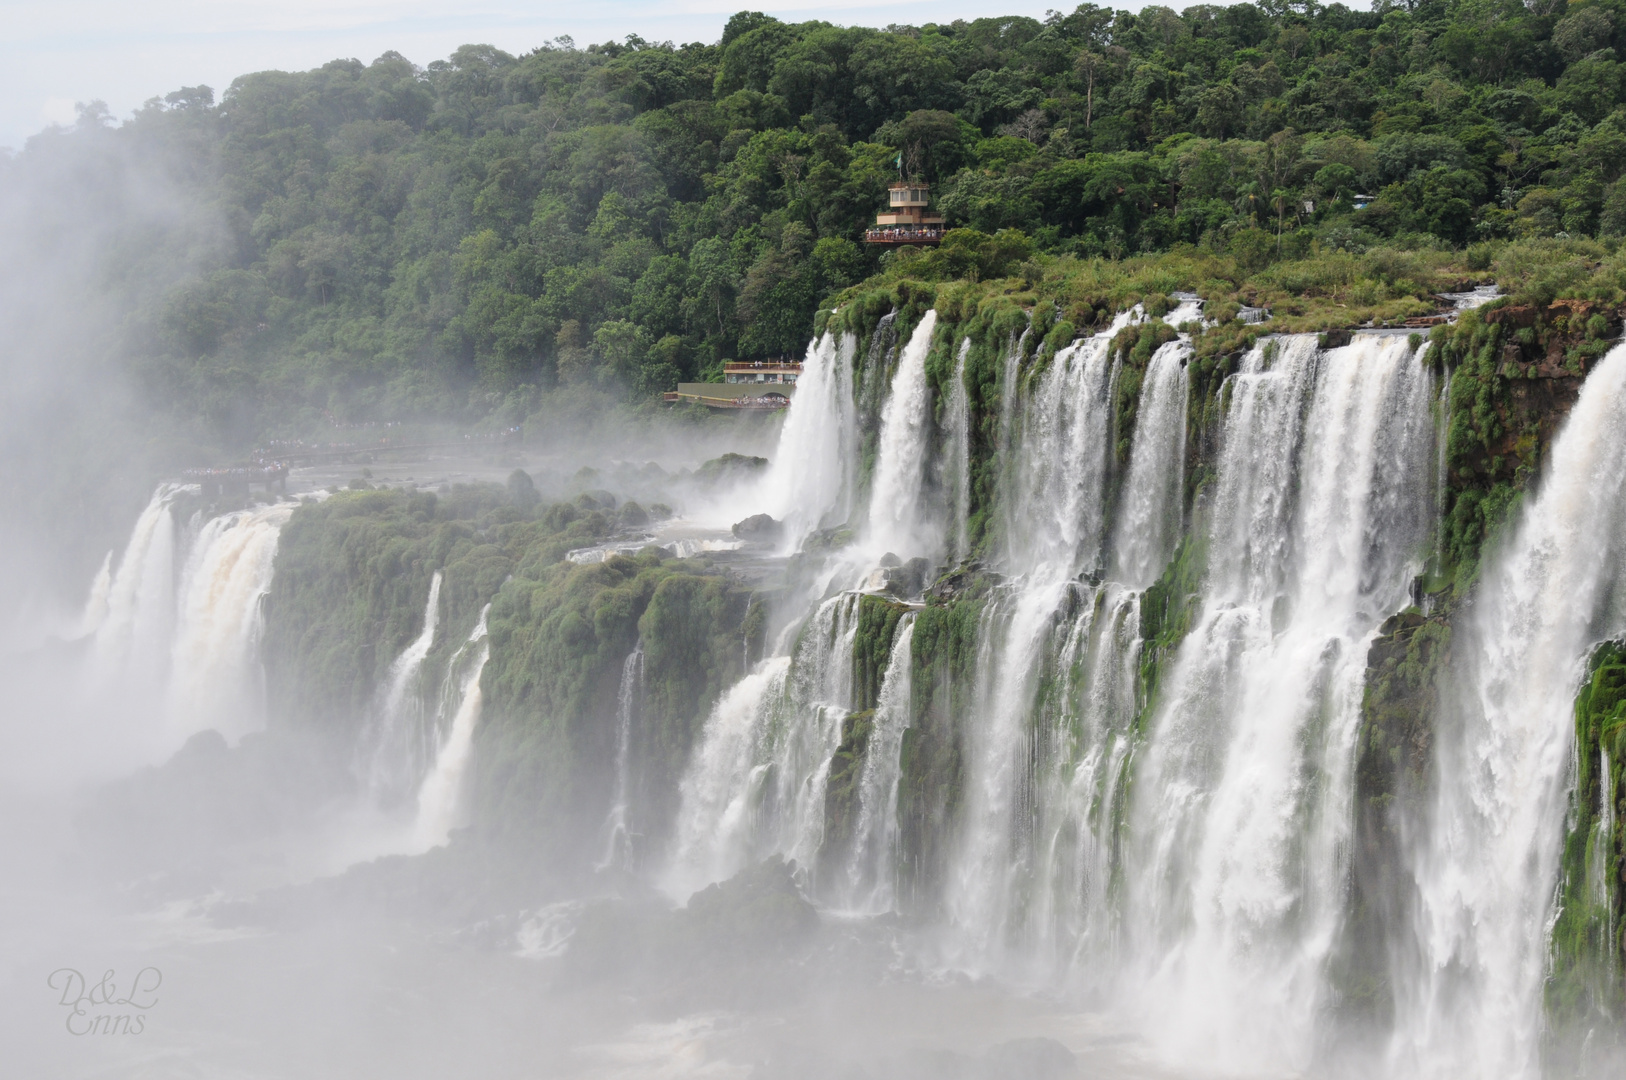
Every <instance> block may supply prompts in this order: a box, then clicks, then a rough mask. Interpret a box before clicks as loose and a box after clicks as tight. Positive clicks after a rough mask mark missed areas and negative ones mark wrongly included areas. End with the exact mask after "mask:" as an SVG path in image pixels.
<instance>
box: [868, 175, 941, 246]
mask: <svg viewBox="0 0 1626 1080" xmlns="http://www.w3.org/2000/svg"><path fill="white" fill-rule="evenodd" d="M887 194H888V199H889V201H890V203H891V205H890V207H889V208H888V209H889V212H887V213H881V214H877V215H876V216H875V227H874V228H872V229H869V230H868V231H866V232H865V233H864V242H865V243H866V244H940V243H942V241H943V218H942V215H940V214H932V213H928V212H927V207H928V206H929V205H930V202H931V194H930V188H929V187H928V185H926V184H921V183H908V184H904V183H898V184H893V185H892V187H891V190H890V191H889V192H888V193H887Z"/></svg>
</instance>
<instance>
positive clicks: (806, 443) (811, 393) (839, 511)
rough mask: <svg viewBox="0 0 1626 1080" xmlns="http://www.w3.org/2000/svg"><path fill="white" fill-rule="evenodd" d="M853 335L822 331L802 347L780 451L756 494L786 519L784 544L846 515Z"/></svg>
mask: <svg viewBox="0 0 1626 1080" xmlns="http://www.w3.org/2000/svg"><path fill="white" fill-rule="evenodd" d="M857 347H858V342H857V339H856V338H855V337H853V335H851V334H843V335H841V336H840V337H839V338H838V337H837V336H836V335H834V334H825V335H823V336H822V337H820V338H819V339H818V340H817V341H815V342H813V343H812V344H811V345H810V346H809V347H808V350H807V359H806V361H805V362H804V364H803V368H802V374H801V376H800V378H799V379H798V380H797V383H796V407H795V408H793V409H791V410H790V414H789V415H788V416H787V417H786V418H785V426H784V429H783V430H782V431H781V432H780V438H779V449H778V451H777V452H776V453H775V454H774V457H773V462H772V464H771V465H770V466H769V468H768V471H767V473H766V474H765V475H764V477H763V480H762V485H761V488H760V492H759V498H760V500H761V502H762V503H763V504H765V505H766V507H767V512H768V513H770V514H771V515H772V516H773V517H775V518H777V519H779V520H780V521H782V522H784V524H785V529H784V542H785V543H786V545H787V549H788V550H791V551H794V550H796V549H797V548H798V547H799V546H800V545H801V543H802V541H803V540H805V539H806V538H807V536H808V534H810V533H812V532H813V531H814V530H815V529H819V528H822V527H824V526H826V525H829V524H832V523H835V522H840V521H845V520H846V519H847V517H848V515H849V514H850V513H851V510H852V505H851V500H852V496H853V490H854V487H855V484H854V462H856V461H857V458H858V440H857V425H856V422H855V412H856V406H855V405H854V402H853V389H852V387H853V354H854V352H855V351H856V350H857Z"/></svg>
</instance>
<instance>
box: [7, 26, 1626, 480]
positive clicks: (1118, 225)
mask: <svg viewBox="0 0 1626 1080" xmlns="http://www.w3.org/2000/svg"><path fill="white" fill-rule="evenodd" d="M1620 11H1621V9H1619V8H1618V7H1617V6H1616V5H1613V4H1612V3H1609V2H1599V3H1588V4H1572V5H1568V6H1566V5H1564V4H1563V3H1559V2H1555V3H1551V4H1535V5H1531V6H1529V7H1527V6H1525V5H1523V4H1520V3H1515V2H1505V3H1498V2H1483V0H1480V2H1471V3H1455V2H1453V3H1421V4H1416V5H1379V8H1378V10H1375V11H1370V12H1368V11H1355V10H1351V9H1349V8H1346V7H1344V6H1343V5H1341V4H1334V5H1331V6H1325V7H1324V6H1322V5H1319V4H1314V3H1312V4H1306V5H1297V4H1285V5H1280V6H1272V5H1261V6H1253V5H1238V6H1234V7H1217V6H1212V5H1197V6H1193V7H1190V8H1187V9H1186V10H1185V11H1183V12H1178V13H1177V12H1175V11H1173V10H1171V9H1168V8H1161V7H1148V8H1145V9H1143V10H1141V11H1139V12H1137V13H1129V12H1113V11H1111V10H1110V9H1105V8H1097V7H1094V6H1092V5H1085V6H1083V7H1080V8H1078V9H1077V10H1075V11H1073V12H1071V13H1067V14H1057V15H1054V16H1052V17H1051V18H1050V19H1048V20H1046V21H1044V22H1040V21H1036V20H1032V19H1025V18H998V17H994V18H985V19H979V20H975V21H972V22H964V21H956V22H954V23H951V24H948V25H926V26H923V27H891V28H888V29H887V30H884V31H881V30H869V29H864V28H843V27H840V26H836V25H832V24H829V23H823V22H809V23H802V24H786V23H781V22H779V21H778V20H776V19H773V18H771V17H768V16H764V15H760V14H753V13H741V14H739V15H736V16H735V17H733V18H732V19H731V20H730V21H729V23H728V26H727V28H726V30H725V31H724V33H723V35H722V38H721V39H720V40H719V41H718V42H716V43H715V44H699V43H694V44H682V45H674V44H672V43H658V42H647V41H644V40H643V39H641V38H639V37H638V36H637V35H636V34H630V35H629V36H627V37H626V39H625V40H624V41H621V42H608V43H604V44H589V45H584V46H576V45H572V44H570V43H569V42H568V41H563V40H561V41H556V42H552V43H547V44H544V45H543V46H542V47H541V48H539V49H537V50H536V51H534V52H531V53H528V54H525V55H522V56H517V57H516V56H510V55H508V54H506V53H503V52H500V51H498V50H495V49H492V48H489V47H484V46H480V45H472V44H471V45H469V46H466V47H464V48H461V49H459V50H457V51H456V52H455V53H454V54H453V55H452V56H451V57H449V58H447V59H444V60H435V61H433V62H431V63H429V64H427V66H418V65H415V64H413V63H411V62H409V61H408V60H407V59H405V58H403V57H401V56H399V55H396V54H393V53H386V54H384V55H383V56H381V57H378V58H376V59H374V60H372V61H371V62H369V63H362V62H359V61H356V60H345V59H339V60H335V61H333V62H332V63H330V64H327V65H324V66H323V67H322V68H319V69H317V70H314V71H308V72H298V73H282V72H260V73H255V74H245V75H244V76H242V77H241V78H239V79H237V80H235V81H234V82H233V83H232V85H231V86H229V87H225V88H216V89H215V90H211V89H210V88H207V87H190V88H181V89H177V90H176V91H175V92H173V93H171V94H168V95H166V96H165V97H164V98H163V99H161V100H158V99H155V100H154V101H152V102H150V103H149V104H148V105H147V106H145V107H143V108H142V109H141V110H140V111H139V112H138V113H137V114H136V115H135V116H134V117H133V118H131V119H128V120H124V121H122V122H119V121H115V120H114V119H113V118H111V117H109V116H107V115H106V113H105V110H104V109H102V108H100V107H98V106H97V105H95V104H94V103H92V104H91V105H88V106H86V107H85V108H84V109H83V110H82V112H81V118H80V121H79V123H78V124H77V125H75V126H73V127H71V128H66V129H57V130H52V131H48V132H47V133H45V134H42V135H40V136H37V137H35V138H34V139H32V140H30V142H29V144H28V146H27V148H26V149H25V150H24V151H23V152H22V153H21V154H18V155H16V156H14V157H13V158H12V159H11V160H10V161H8V162H7V163H6V165H5V172H4V180H3V183H4V184H5V185H6V187H7V188H8V189H9V190H10V191H11V192H12V195H11V196H9V197H8V201H9V202H11V203H12V204H13V205H17V200H18V197H19V196H18V194H17V193H19V192H21V191H28V190H41V189H43V190H46V191H48V192H49V193H50V195H49V201H50V202H53V203H55V204H56V205H55V206H54V207H53V209H54V210H55V212H56V213H57V214H61V215H70V214H72V213H74V212H75V211H76V210H77V211H80V212H84V213H86V214H89V215H91V216H96V215H97V214H98V213H111V216H112V218H113V220H112V222H111V223H110V225H109V228H110V234H109V235H108V236H107V238H106V239H107V241H108V242H109V243H110V244H111V245H112V251H111V252H109V253H107V257H108V262H107V263H106V265H105V266H102V267H100V270H101V272H102V273H103V274H104V275H105V278H106V279H107V283H108V284H111V285H112V286H113V288H114V289H115V290H116V291H117V293H118V294H119V295H121V298H122V299H123V300H124V307H123V308H122V309H121V312H120V314H121V316H122V317H123V318H124V319H125V320H126V321H125V323H124V325H123V326H122V327H121V332H120V333H119V334H117V335H116V345H117V348H118V350H119V352H120V353H121V354H122V355H121V357H120V366H121V367H122V368H123V370H125V371H127V372H129V374H130V377H131V379H132V381H133V382H134V383H135V385H136V387H137V389H139V391H140V392H141V393H142V394H143V395H144V396H145V397H146V398H147V400H148V401H149V402H151V403H154V404H156V405H157V406H159V407H160V408H163V409H165V410H167V411H168V412H169V413H170V414H171V415H172V416H173V417H174V418H175V420H176V422H177V431H176V436H177V438H178V439H181V440H185V441H187V442H189V443H191V444H192V445H193V446H203V447H211V448H212V447H229V448H238V447H242V446H244V445H245V444H246V443H250V442H252V441H253V440H256V439H263V438H266V437H268V436H274V435H279V434H282V435H286V434H291V433H294V432H296V431H300V430H303V429H305V428H309V427H311V426H312V425H316V424H319V423H320V420H321V419H322V418H324V417H331V418H334V419H338V420H341V421H350V420H361V419H370V420H386V419H389V420H399V419H405V418H411V417H419V416H425V415H433V416H437V417H455V418H457V419H459V420H461V421H464V422H470V423H473V422H481V421H484V422H489V423H492V424H500V423H513V422H518V421H521V420H523V419H524V417H526V416H527V415H529V414H530V413H532V412H533V411H534V410H535V409H536V408H537V407H538V404H539V401H540V397H539V395H542V394H546V393H547V392H549V391H551V390H554V389H556V388H560V387H564V388H571V387H583V388H593V389H612V388H613V393H614V394H615V395H616V396H618V397H623V398H625V399H627V400H631V401H640V400H647V399H648V398H650V397H651V396H652V395H654V394H656V393H657V392H659V391H660V390H662V389H669V388H670V387H671V385H672V384H674V383H675V382H676V381H678V380H679V379H685V380H692V379H696V378H705V377H706V376H707V374H708V373H709V372H714V371H715V370H716V369H717V365H718V363H719V361H721V360H722V359H725V358H729V359H732V358H747V359H749V358H756V357H764V356H770V355H788V354H794V353H799V352H800V351H801V349H803V348H804V347H805V345H806V343H807V340H808V339H809V337H810V336H811V333H812V329H813V313H814V311H815V310H816V308H817V307H818V305H819V304H820V302H821V301H826V300H829V299H831V298H832V297H834V296H836V295H837V294H838V293H839V292H840V291H841V290H843V289H845V288H846V287H848V286H850V285H853V284H855V283H857V282H860V281H862V280H864V279H865V278H868V277H870V276H871V275H873V274H875V273H876V272H877V271H879V270H881V269H882V268H883V259H884V256H883V255H882V254H881V253H879V252H876V251H873V250H867V249H866V248H865V247H864V246H863V245H862V244H861V243H860V241H861V238H862V230H863V228H864V226H865V225H866V224H867V223H869V222H870V221H871V220H872V219H873V215H874V214H875V212H876V210H877V209H878V208H879V207H880V206H881V205H882V203H883V202H884V191H885V188H886V185H887V183H888V182H889V181H891V180H894V179H895V178H896V177H897V175H898V165H897V164H896V162H897V159H898V157H899V155H900V153H901V154H902V156H903V157H904V159H905V161H906V165H907V168H908V170H909V171H910V172H911V173H916V174H918V175H919V176H921V177H924V178H925V179H927V180H928V181H930V182H931V183H932V184H933V185H934V195H935V198H936V201H937V205H938V207H939V208H940V209H941V211H942V212H943V213H944V214H945V215H946V216H947V218H948V221H949V225H950V227H953V228H958V229H963V230H967V231H965V232H962V233H960V234H959V235H958V236H957V237H954V238H951V241H950V243H949V245H948V246H949V248H951V249H955V248H958V249H961V250H963V251H966V252H972V251H977V252H981V251H982V248H983V247H984V245H987V244H989V243H991V241H990V240H988V239H987V238H990V237H994V236H996V235H999V236H1001V239H1000V241H999V242H998V243H997V244H996V245H995V248H994V251H995V253H994V254H983V255H981V256H980V262H979V257H976V256H971V257H963V258H960V259H949V260H946V261H944V262H943V263H941V264H935V265H933V266H932V267H930V268H929V269H928V268H922V269H923V270H924V271H925V276H927V277H934V276H935V277H942V276H946V275H950V274H955V275H957V274H958V273H960V272H963V271H964V270H965V269H966V268H968V267H971V266H976V268H977V269H978V270H980V271H981V272H982V273H984V275H988V274H994V275H999V274H1003V273H1005V272H1007V271H1008V270H1010V269H1011V268H1013V267H1015V266H1017V265H1018V264H1020V263H1021V262H1022V261H1023V260H1024V259H1026V258H1027V257H1028V256H1029V255H1040V256H1048V257H1062V256H1073V257H1075V258H1079V259H1090V258H1099V257H1109V258H1123V257H1128V256H1133V255H1137V254H1141V253H1147V252H1159V251H1168V250H1171V249H1175V248H1178V247H1180V246H1182V245H1194V246H1196V247H1197V248H1199V249H1201V250H1203V251H1211V252H1214V253H1216V254H1219V255H1222V256H1228V257H1230V258H1231V259H1234V260H1235V268H1234V270H1233V271H1232V273H1233V274H1239V275H1247V274H1258V273H1261V272H1263V271H1265V270H1266V269H1267V267H1268V266H1269V265H1270V264H1271V263H1273V262H1276V261H1278V260H1293V259H1298V258H1302V257H1303V256H1305V255H1307V254H1309V253H1311V252H1312V251H1315V252H1322V253H1325V252H1331V251H1354V252H1362V251H1365V250H1368V249H1372V248H1374V247H1380V246H1385V245H1393V246H1397V247H1402V248H1412V249H1418V248H1421V249H1436V248H1441V247H1457V248H1461V247H1463V246H1466V245H1471V244H1476V243H1484V242H1486V241H1494V240H1498V239H1507V238H1515V237H1528V236H1554V235H1562V236H1569V237H1580V236H1597V237H1611V236H1618V235H1619V234H1620V233H1621V232H1622V231H1626V190H1622V189H1620V188H1619V187H1618V186H1617V184H1616V180H1617V178H1618V177H1619V175H1620V173H1621V171H1622V168H1623V167H1626V120H1623V119H1622V117H1623V115H1626V114H1621V113H1618V112H1617V111H1616V110H1617V107H1618V106H1619V104H1620V103H1621V101H1622V95H1623V93H1626V91H1623V90H1622V85H1623V69H1622V67H1621V66H1620V62H1619V60H1618V59H1617V57H1616V53H1615V51H1614V50H1615V46H1616V44H1617V41H1618V40H1620V35H1622V34H1626V27H1623V26H1621V25H1620V24H1621V23H1622V22H1623V18H1622V16H1621V14H1620ZM137 177H139V178H141V179H143V180H144V182H145V183H147V184H148V185H149V186H150V185H154V184H156V185H161V186H162V187H164V188H166V189H167V190H166V191H165V192H164V193H165V194H168V195H171V196H178V197H179V199H180V201H181V205H184V206H185V207H186V209H187V218H186V220H185V221H184V222H176V221H173V220H168V221H165V222H163V223H161V224H160V223H157V222H153V221H151V220H150V219H147V220H144V219H142V218H141V217H140V216H139V214H138V213H131V212H126V213H119V211H118V208H119V207H121V206H124V207H125V209H126V211H129V210H130V207H129V206H128V203H129V201H130V199H131V196H130V194H129V188H130V182H131V180H132V179H134V178H137ZM1355 194H1370V195H1374V196H1377V201H1376V203H1375V204H1374V205H1372V206H1370V207H1368V208H1366V209H1364V210H1361V211H1358V212H1357V211H1353V210H1352V209H1351V203H1350V197H1351V196H1352V195H1355ZM1312 204H1313V206H1314V209H1313V210H1308V209H1306V208H1307V207H1308V206H1310V205H1312ZM31 213H32V214H35V215H37V214H38V213H39V210H38V208H35V209H33V210H31ZM132 218H134V220H132ZM182 225H184V226H185V228H184V229H183V228H180V227H179V226H182ZM1003 230H1013V231H1008V232H1002V231H1003ZM154 240H156V241H157V243H158V245H159V247H160V250H162V251H163V252H164V256H163V266H162V267H159V268H155V266H154V262H155V261H156V260H157V258H158V257H157V255H156V254H155V252H154V251H152V250H151V247H152V242H153V241H154ZM171 256H179V258H171Z"/></svg>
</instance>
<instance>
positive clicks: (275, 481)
mask: <svg viewBox="0 0 1626 1080" xmlns="http://www.w3.org/2000/svg"><path fill="white" fill-rule="evenodd" d="M181 479H182V480H185V481H186V482H187V483H189V484H197V485H198V486H199V487H201V488H202V489H203V494H204V495H207V496H215V495H225V494H228V493H231V492H247V491H248V490H249V489H250V488H251V487H253V486H254V485H256V484H258V485H260V486H261V487H263V488H265V490H266V491H267V492H271V491H287V490H288V466H287V465H285V464H283V463H282V462H280V461H277V462H268V463H266V464H264V465H230V466H226V467H224V468H214V469H185V470H183V471H182V472H181Z"/></svg>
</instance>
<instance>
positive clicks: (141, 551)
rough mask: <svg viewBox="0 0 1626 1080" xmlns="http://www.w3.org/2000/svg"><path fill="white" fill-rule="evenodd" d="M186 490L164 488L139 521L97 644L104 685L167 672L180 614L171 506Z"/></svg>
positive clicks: (98, 674) (97, 672)
mask: <svg viewBox="0 0 1626 1080" xmlns="http://www.w3.org/2000/svg"><path fill="white" fill-rule="evenodd" d="M183 490H184V489H183V488H181V487H179V486H177V485H174V484H160V485H159V486H158V489H157V490H156V491H154V492H153V495H152V499H151V500H150V501H148V503H147V507H146V509H145V510H143V511H142V512H141V516H140V517H138V518H137V519H136V523H135V529H134V530H133V531H132V532H131V533H130V539H129V542H128V543H126V544H125V545H124V553H123V554H122V555H121V556H120V557H119V568H118V571H117V572H116V573H115V574H114V575H113V580H112V583H111V585H110V586H109V588H108V593H107V614H106V616H105V617H104V618H103V619H101V621H100V623H99V625H98V626H97V628H96V636H95V640H94V642H93V644H92V651H93V656H94V661H93V665H94V666H93V669H92V676H93V678H96V679H98V680H102V679H107V678H111V677H117V676H120V675H124V674H126V673H129V672H137V673H139V675H140V676H145V677H148V678H151V677H154V676H156V675H157V674H158V673H160V672H162V671H163V670H164V667H165V664H164V661H165V659H167V657H166V654H167V653H168V651H169V648H170V643H171V640H172V638H171V634H172V633H173V624H174V614H175V519H174V516H173V515H172V514H171V512H170V503H171V502H172V501H173V500H174V498H175V496H176V495H178V494H180V493H181V492H182V491H183Z"/></svg>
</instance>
